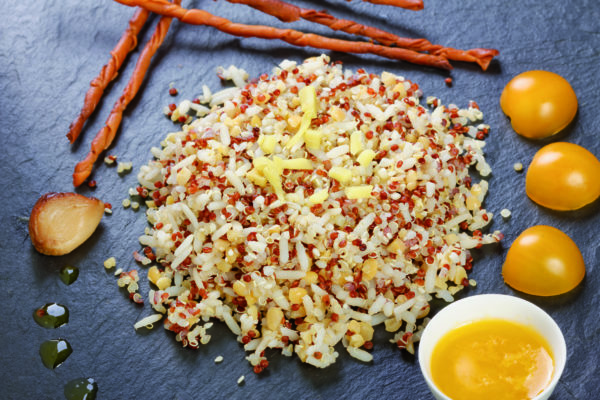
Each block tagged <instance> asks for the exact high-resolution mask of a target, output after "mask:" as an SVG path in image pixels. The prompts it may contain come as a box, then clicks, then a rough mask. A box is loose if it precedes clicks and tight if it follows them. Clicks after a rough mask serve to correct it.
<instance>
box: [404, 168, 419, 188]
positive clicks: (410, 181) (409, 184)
mask: <svg viewBox="0 0 600 400" xmlns="http://www.w3.org/2000/svg"><path fill="white" fill-rule="evenodd" d="M416 187H417V172H416V171H415V170H412V169H411V170H409V171H408V172H407V173H406V188H407V189H408V190H414V189H415V188H416Z"/></svg>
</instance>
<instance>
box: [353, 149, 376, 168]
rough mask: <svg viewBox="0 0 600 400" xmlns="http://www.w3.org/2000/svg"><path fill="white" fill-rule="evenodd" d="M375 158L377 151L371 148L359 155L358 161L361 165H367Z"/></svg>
mask: <svg viewBox="0 0 600 400" xmlns="http://www.w3.org/2000/svg"><path fill="white" fill-rule="evenodd" d="M374 158H375V152H374V151H373V150H371V149H366V150H363V151H362V152H361V153H360V154H359V155H358V157H357V158H356V161H358V163H359V164H360V166H361V167H366V166H368V165H369V164H370V163H371V161H373V159H374Z"/></svg>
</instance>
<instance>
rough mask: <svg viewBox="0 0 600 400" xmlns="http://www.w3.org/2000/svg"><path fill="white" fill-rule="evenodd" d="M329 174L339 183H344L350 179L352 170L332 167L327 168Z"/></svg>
mask: <svg viewBox="0 0 600 400" xmlns="http://www.w3.org/2000/svg"><path fill="white" fill-rule="evenodd" d="M329 176H330V177H332V178H333V179H335V180H336V181H338V182H339V183H341V184H346V183H349V182H350V181H351V180H352V171H350V170H349V169H348V168H343V167H333V168H331V169H330V170H329Z"/></svg>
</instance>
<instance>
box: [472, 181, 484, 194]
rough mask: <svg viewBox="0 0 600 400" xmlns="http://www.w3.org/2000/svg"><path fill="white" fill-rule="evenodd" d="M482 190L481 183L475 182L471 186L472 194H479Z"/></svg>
mask: <svg viewBox="0 0 600 400" xmlns="http://www.w3.org/2000/svg"><path fill="white" fill-rule="evenodd" d="M482 192H483V190H482V189H481V185H480V184H479V183H476V184H474V185H473V186H472V187H471V194H472V195H473V196H479V195H481V193H482Z"/></svg>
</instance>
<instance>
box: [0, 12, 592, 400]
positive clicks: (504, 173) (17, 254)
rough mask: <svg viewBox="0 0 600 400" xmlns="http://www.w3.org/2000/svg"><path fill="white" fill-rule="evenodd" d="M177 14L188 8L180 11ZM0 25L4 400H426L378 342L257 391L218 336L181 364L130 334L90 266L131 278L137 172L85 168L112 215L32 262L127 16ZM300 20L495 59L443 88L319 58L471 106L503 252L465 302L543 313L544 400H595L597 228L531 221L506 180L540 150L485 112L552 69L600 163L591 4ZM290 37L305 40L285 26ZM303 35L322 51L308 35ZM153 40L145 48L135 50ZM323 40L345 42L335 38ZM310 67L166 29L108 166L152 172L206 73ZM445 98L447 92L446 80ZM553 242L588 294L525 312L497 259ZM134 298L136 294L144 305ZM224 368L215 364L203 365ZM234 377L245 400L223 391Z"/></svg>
mask: <svg viewBox="0 0 600 400" xmlns="http://www.w3.org/2000/svg"><path fill="white" fill-rule="evenodd" d="M184 3H186V4H187V5H189V4H190V2H187V1H186V2H184ZM2 4H3V5H4V7H3V16H2V23H1V24H0V133H1V135H0V137H1V140H2V152H1V153H0V154H1V155H0V157H1V161H2V162H1V163H0V176H1V177H2V178H1V179H2V183H3V184H4V186H5V189H3V190H2V191H1V194H0V196H1V199H2V204H3V208H2V211H1V213H2V214H1V215H2V224H3V229H2V230H1V232H0V246H1V248H2V254H3V255H4V260H3V261H2V263H1V266H2V267H1V268H2V272H1V273H0V304H2V305H3V308H4V312H3V313H2V318H1V324H0V343H1V344H2V351H1V352H0V398H3V399H20V398H32V399H60V398H62V397H63V394H62V392H63V385H64V384H65V383H66V382H67V381H69V380H71V379H74V378H77V377H83V376H90V377H93V378H95V379H96V380H97V382H98V384H99V388H100V389H99V393H98V398H99V399H124V398H146V399H158V398H160V399H192V398H209V399H210V398H245V399H280V398H281V399H285V398H293V399H305V398H310V399H325V398H350V399H366V398H381V399H387V398H406V399H409V398H410V399H430V398H431V397H430V395H429V392H428V390H427V387H426V385H425V383H424V381H423V379H422V377H421V374H420V372H419V368H418V363H417V362H416V359H415V358H414V357H413V356H410V355H407V354H405V353H403V352H401V351H399V350H398V349H396V348H395V346H393V345H391V344H389V343H388V339H389V336H388V335H387V334H386V333H385V332H381V330H378V333H377V335H376V339H375V350H374V351H373V354H374V362H372V363H370V364H362V363H360V362H357V361H355V360H354V359H351V358H350V357H349V356H348V355H347V354H346V353H345V351H343V349H340V353H341V356H340V357H339V361H338V362H337V364H335V365H334V366H332V367H330V368H328V369H326V370H323V371H321V370H317V369H315V368H313V367H311V366H307V365H302V364H301V363H300V362H299V361H298V360H297V359H295V358H293V359H288V358H285V357H283V356H280V355H275V356H272V357H271V358H270V359H271V366H270V368H269V370H268V372H266V373H265V374H263V375H261V376H256V375H255V374H254V373H252V371H251V368H250V366H249V364H248V363H247V362H246V361H245V360H244V356H245V355H244V352H243V350H242V348H241V346H240V345H239V344H238V343H237V342H236V341H235V339H234V336H233V335H232V334H231V333H230V332H228V330H227V329H226V328H224V326H223V325H222V324H217V326H216V327H215V328H214V330H213V340H212V342H211V343H210V345H209V346H205V347H202V348H201V349H199V350H197V351H194V350H190V349H182V348H181V347H180V345H179V344H177V343H176V342H175V340H174V338H173V336H172V334H170V333H168V332H166V331H164V330H163V329H155V330H154V331H150V332H140V333H136V332H135V331H134V329H133V327H132V324H133V323H134V322H135V321H136V320H138V319H139V318H140V317H142V316H144V315H147V314H149V313H150V310H149V307H148V306H146V307H143V308H142V307H136V306H135V305H133V304H132V303H131V302H129V300H127V299H126V298H125V296H124V295H123V294H122V292H121V291H120V290H119V289H118V288H117V286H116V279H115V277H114V276H112V274H111V273H107V272H105V270H104V268H103V267H102V261H103V260H105V259H106V258H108V257H109V256H114V257H116V258H117V260H118V265H119V266H120V267H124V268H125V269H129V268H132V267H135V262H134V260H133V259H132V252H133V250H136V249H138V245H137V243H138V242H137V237H138V236H139V235H140V234H141V232H143V229H144V227H145V226H146V222H145V218H144V212H143V211H138V212H137V213H136V212H132V211H131V210H124V209H123V208H122V207H120V203H121V200H122V199H124V198H126V197H127V189H128V188H129V187H132V186H135V185H136V178H135V175H136V174H135V172H134V173H130V174H128V175H125V176H123V177H119V176H118V175H117V173H116V171H115V168H109V167H107V166H105V165H102V164H100V165H98V166H97V168H96V172H95V173H94V175H93V178H94V179H96V180H97V181H98V187H97V189H95V190H91V189H89V188H87V187H82V188H80V189H78V190H77V191H78V192H80V193H83V194H86V195H94V196H97V197H99V198H101V199H103V200H104V201H108V202H111V203H112V204H113V205H114V206H115V207H114V214H113V215H112V216H108V217H105V218H104V219H103V221H102V223H101V226H100V227H99V229H98V230H97V232H96V233H95V234H94V235H93V237H92V238H91V239H90V240H89V241H88V242H86V243H85V244H84V245H83V246H82V247H81V248H79V249H77V250H76V251H75V252H73V253H72V254H70V255H68V256H64V257H55V258H52V257H46V256H42V255H40V254H38V253H37V252H35V251H34V250H33V248H32V246H31V245H30V242H29V238H28V234H27V217H28V216H29V212H30V210H31V207H32V206H33V204H34V203H35V201H36V199H37V198H38V197H39V196H40V195H41V194H43V193H46V192H49V191H72V190H73V188H72V186H71V173H72V169H73V167H74V165H75V164H76V162H77V161H79V160H80V159H82V158H83V156H84V155H85V153H86V152H87V150H88V147H89V143H90V142H91V140H92V137H93V135H94V134H95V132H97V130H98V129H99V128H100V126H101V125H102V122H103V121H104V119H105V117H106V115H107V113H108V111H109V110H110V108H111V107H112V104H113V103H114V101H115V100H116V99H117V98H118V96H119V94H120V92H121V90H122V88H123V87H124V86H125V79H126V78H127V77H128V76H129V75H130V73H131V71H132V69H133V66H134V63H135V58H136V56H137V54H138V51H136V52H135V53H134V54H133V55H132V56H131V57H130V58H129V59H128V60H127V63H126V65H125V68H124V69H123V71H122V73H121V77H122V79H120V80H117V81H116V82H114V83H113V84H112V85H111V86H110V87H109V89H108V91H107V94H106V97H105V98H104V101H103V102H102V103H101V105H100V107H99V109H98V110H97V112H96V113H95V114H94V116H93V117H92V118H91V120H90V121H89V122H88V123H87V125H86V130H85V133H84V135H83V137H82V139H81V140H80V141H79V142H78V143H77V144H76V145H75V146H73V147H71V146H70V145H69V144H68V143H67V140H66V138H65V137H64V135H65V134H66V132H67V128H68V126H69V123H70V122H71V121H72V119H73V118H74V117H75V115H76V113H77V112H78V110H79V109H80V106H81V103H82V100H83V96H84V93H85V91H86V90H87V88H88V85H89V82H90V80H91V79H92V78H93V77H94V76H95V75H96V74H97V73H98V71H99V69H100V67H101V65H102V64H103V63H104V62H105V61H106V60H107V57H108V52H109V51H110V49H112V47H113V46H114V44H115V43H116V41H117V40H118V38H119V37H120V35H121V33H122V31H123V29H124V27H125V26H126V23H127V20H128V19H129V18H130V16H131V15H132V10H131V9H128V8H126V7H123V6H121V5H118V4H115V3H113V2H111V1H108V0H105V1H84V2H80V1H75V0H62V1H57V0H52V1H51V0H48V1H43V2H41V1H33V0H4V1H3V2H2ZM297 4H299V5H303V6H308V7H313V8H318V9H321V8H327V9H329V10H330V11H332V12H334V13H335V14H336V15H338V16H340V17H347V18H355V19H358V20H359V21H362V22H365V23H371V24H375V25H377V26H380V27H383V28H386V29H389V30H391V31H394V32H396V33H398V34H401V35H407V36H414V37H427V38H428V39H429V40H430V41H432V42H434V43H442V44H445V45H451V46H455V47H458V48H469V47H492V48H498V49H499V50H500V53H501V55H500V57H499V58H498V61H495V62H494V63H493V65H492V66H491V68H490V70H489V71H488V72H487V73H482V72H481V71H480V70H478V68H477V67H475V66H472V65H465V64H460V63H456V69H455V70H454V71H452V72H451V74H448V73H446V72H441V71H437V70H432V69H428V68H422V67H417V66H413V65H409V64H405V63H400V62H397V63H396V62H390V61H386V60H382V59H380V58H378V57H371V56H360V57H358V56H351V55H346V54H335V53H334V54H331V56H332V58H333V59H339V60H342V61H344V63H345V65H346V66H347V67H349V68H354V69H356V68H359V67H363V68H366V69H367V70H368V71H371V72H375V73H380V72H381V71H383V70H389V71H392V72H394V73H397V74H400V75H403V76H406V77H407V78H409V79H411V80H413V81H416V82H417V83H419V84H420V85H421V88H422V89H423V91H424V92H425V95H426V96H427V95H435V96H438V97H440V98H441V99H442V100H443V101H444V103H446V104H448V103H455V104H458V105H460V106H466V105H467V103H468V101H469V100H471V99H473V100H475V101H477V102H478V103H479V105H480V107H481V109H482V110H483V112H484V114H485V119H486V122H487V123H488V124H490V125H491V126H492V129H491V134H490V136H489V139H488V140H487V147H486V152H487V159H488V160H489V162H490V163H491V165H492V168H493V171H494V172H493V177H492V178H491V180H490V194H489V196H488V198H487V200H486V202H485V206H486V208H487V209H489V210H490V211H492V212H494V213H496V214H498V213H499V211H500V210H501V209H502V208H505V207H508V208H510V209H511V210H512V212H513V216H512V218H511V219H510V220H508V221H503V220H502V219H501V218H499V217H498V218H495V219H494V222H493V224H492V226H491V229H500V230H501V231H502V232H503V233H504V234H505V235H506V239H505V240H504V241H503V244H502V245H501V246H495V247H491V248H488V249H487V250H485V251H483V252H481V253H479V254H478V255H477V258H476V264H475V268H474V271H473V274H472V276H473V277H474V278H475V279H476V280H477V281H478V282H479V284H478V286H477V287H476V288H474V289H471V290H469V291H468V292H467V293H466V294H465V295H472V294H478V293H506V294H512V295H516V296H520V297H525V298H527V299H528V300H530V301H533V302H534V303H536V304H538V305H540V306H541V307H542V308H544V309H545V310H546V311H547V312H548V313H550V314H551V315H552V316H553V317H554V318H555V320H556V321H557V322H558V324H559V325H560V327H561V328H562V330H563V332H564V334H565V337H566V340H567V346H568V363H567V367H566V370H565V372H564V374H563V377H562V379H561V381H560V382H559V385H558V387H557V389H556V392H555V395H554V396H553V399H591V398H594V397H595V396H597V393H598V391H599V389H600V384H599V383H598V379H597V376H598V372H600V371H599V367H598V365H599V364H598V362H597V360H598V350H597V348H598V345H597V343H598V342H599V340H600V325H599V323H598V314H599V312H600V305H599V300H598V296H597V295H596V288H597V287H598V281H599V276H598V271H596V269H597V268H598V264H599V262H600V250H599V249H598V242H599V241H600V234H599V232H600V230H599V229H598V225H599V224H600V216H599V210H598V208H599V207H598V206H597V204H596V205H595V206H593V207H591V208H590V209H588V210H586V211H585V212H583V213H556V212H552V211H549V210H546V209H543V208H541V207H538V206H536V205H535V204H533V203H532V202H531V201H529V200H528V199H527V197H526V195H525V193H524V180H525V175H524V174H517V173H515V171H513V168H512V165H513V163H515V162H522V163H523V164H525V165H527V164H528V163H529V162H530V160H531V158H532V157H533V154H534V153H535V152H536V150H537V149H539V148H540V147H541V144H540V143H535V142H531V141H528V140H524V139H522V138H520V137H518V136H517V135H516V134H515V133H514V132H513V131H512V130H511V127H510V124H509V121H508V120H507V118H506V117H505V116H504V115H503V114H502V112H501V110H500V107H499V105H498V100H499V96H500V93H501V90H502V88H503V86H504V85H505V83H506V82H508V80H509V79H510V78H511V77H512V76H514V75H516V74H518V73H520V72H523V71H526V70H531V69H548V70H552V71H554V72H557V73H559V74H561V75H562V76H564V77H565V78H566V79H567V80H569V82H570V83H571V84H572V86H573V87H574V89H575V91H576V92H577V95H578V98H579V103H580V107H579V113H578V115H577V118H576V121H575V123H574V124H572V125H571V127H569V129H568V131H567V132H566V134H565V135H563V137H562V139H563V140H566V141H569V142H574V143H577V144H580V145H583V146H585V147H586V148H588V149H589V150H590V151H592V152H593V153H595V154H596V155H597V156H598V155H600V141H599V140H598V137H599V134H598V126H600V115H599V113H598V106H597V95H596V93H598V89H599V87H598V86H599V84H598V82H599V81H600V69H599V68H598V61H599V56H598V48H600V30H599V28H598V21H600V3H598V2H597V1H595V0H581V1H577V2H575V1H562V2H560V1H536V0H525V1H519V2H512V1H508V0H477V1H476V0H466V1H461V2H448V1H434V0H426V9H425V10H423V11H421V12H411V11H404V10H399V9H394V8H391V7H386V6H375V5H369V4H367V3H362V2H359V1H357V0H354V1H352V2H350V3H348V2H345V1H342V0H327V1H317V0H306V1H298V2H297ZM193 5H194V6H196V7H204V8H205V9H206V10H209V11H211V12H214V13H216V14H219V15H222V16H226V17H228V18H230V19H232V20H235V21H239V22H246V23H260V22H262V23H275V24H277V25H282V24H281V23H279V22H277V21H274V19H273V18H270V17H267V16H263V15H261V14H260V13H258V12H255V11H253V10H250V9H248V8H246V7H244V6H241V5H232V4H228V3H226V2H224V1H222V0H221V1H218V2H212V1H197V2H194V4H193ZM295 26H296V27H297V28H299V29H308V28H310V27H309V25H308V24H307V23H296V24H295ZM312 28H313V31H315V32H320V33H328V32H327V30H326V29H324V28H319V27H316V28H315V27H312ZM150 34H151V30H150V29H146V30H144V31H143V34H142V36H143V39H142V40H141V42H143V41H145V40H146V39H147V38H148V37H149V36H150ZM336 36H337V37H344V35H342V34H336ZM317 54H319V51H317V50H314V49H308V48H305V49H298V48H294V47H292V46H288V45H286V44H284V43H280V42H265V41H262V40H258V39H243V40H241V39H238V38H234V37H230V36H227V35H224V34H221V33H219V32H216V31H215V30H213V29H209V28H204V27H191V26H185V25H183V24H180V23H177V22H175V23H173V26H172V29H171V31H170V32H169V34H168V36H167V39H166V41H165V44H164V45H163V46H162V47H161V49H160V50H159V52H158V54H157V56H156V57H155V59H154V60H153V61H152V66H151V70H150V74H149V76H148V77H147V79H146V81H145V83H144V84H143V86H142V90H141V93H140V95H139V96H138V98H137V99H136V100H135V101H134V102H133V103H132V104H131V106H130V107H129V109H128V110H127V112H126V114H125V118H124V120H123V124H122V128H121V130H120V133H119V135H118V139H117V140H116V141H115V143H114V145H113V146H112V148H111V150H110V153H111V154H116V155H118V157H119V159H120V160H124V161H125V160H130V161H133V164H134V169H135V168H139V167H140V166H141V165H143V164H144V163H146V162H147V161H148V160H149V159H150V153H149V150H150V148H151V147H152V146H156V145H158V143H159V142H160V140H161V138H163V137H164V136H165V135H166V133H168V132H170V131H173V130H176V127H175V126H174V125H173V124H171V123H170V121H168V120H167V119H166V118H165V117H164V116H163V115H162V109H163V107H164V106H165V105H166V104H168V103H170V102H172V101H173V99H172V98H171V97H170V96H169V95H168V92H167V91H168V88H169V83H171V82H174V84H175V86H176V87H177V88H178V89H179V92H180V95H179V96H178V97H177V100H181V99H184V98H193V97H195V96H197V95H198V94H200V93H201V85H203V84H206V85H208V86H209V87H211V88H212V89H213V90H217V89H219V88H220V86H221V83H220V81H219V79H218V78H217V76H216V75H215V73H214V71H215V68H216V67H217V66H220V65H223V66H228V65H230V64H234V65H237V66H241V67H243V68H244V69H246V70H247V71H248V72H249V73H250V75H251V76H258V75H259V74H261V73H264V72H270V70H271V68H272V67H273V66H274V65H276V64H277V63H278V62H279V61H280V60H282V59H284V58H291V59H294V60H297V61H300V60H302V59H303V58H306V57H308V56H313V55H317ZM447 76H452V78H453V79H454V85H453V87H452V88H448V87H446V85H445V84H444V78H446V77H447ZM535 224H549V225H553V226H556V227H559V228H561V229H562V230H563V231H565V232H566V233H567V234H569V235H570V236H571V237H572V238H573V239H574V240H575V241H576V242H577V244H578V245H579V247H580V249H581V251H582V253H583V255H584V258H585V261H586V264H587V276H586V278H585V280H584V283H583V284H582V285H581V286H580V287H579V288H578V289H577V290H576V291H575V292H574V293H572V294H570V295H568V296H561V297H559V298H553V299H541V298H533V297H529V296H523V295H522V294H519V293H515V292H513V291H512V290H511V289H510V288H508V287H507V286H505V285H504V284H503V282H502V278H501V275H500V269H501V265H502V261H503V258H504V256H505V254H506V249H507V248H508V246H509V245H510V243H511V242H512V241H513V240H514V239H515V237H516V236H517V235H518V234H519V233H520V232H521V231H522V230H524V229H525V228H527V227H528V226H531V225H535ZM65 264H72V265H75V266H78V267H79V268H80V270H81V273H80V277H79V279H78V280H77V282H75V283H74V284H73V285H72V286H69V287H66V286H65V285H63V284H62V283H61V282H60V281H59V279H58V270H59V269H60V267H62V266H63V265H65ZM147 289H148V287H147V285H146V284H143V285H142V293H146V292H147ZM47 302H59V303H61V304H64V305H66V306H68V308H69V310H70V312H71V319H70V322H69V324H68V325H66V326H63V327H61V328H59V329H56V330H46V329H43V328H41V327H39V326H37V325H36V324H35V323H34V322H33V320H32V317H31V314H32V311H33V310H34V309H35V308H36V307H38V306H41V305H43V304H44V303H47ZM55 338H65V339H67V340H68V341H69V342H70V343H71V345H72V347H73V354H72V355H71V356H70V358H69V359H68V360H67V361H66V362H65V363H64V364H63V365H61V366H60V367H58V368H57V369H56V370H54V371H50V370H48V369H46V368H45V367H44V366H43V365H42V363H41V361H40V358H39V356H38V348H39V345H40V344H41V343H42V342H43V341H44V340H47V339H55ZM218 355H222V356H223V357H224V361H223V363H222V364H220V365H215V364H214V363H213V360H214V358H215V357H216V356H218ZM240 375H245V376H246V382H245V384H244V385H242V386H238V385H237V384H236V380H237V378H238V377H239V376H240Z"/></svg>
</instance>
